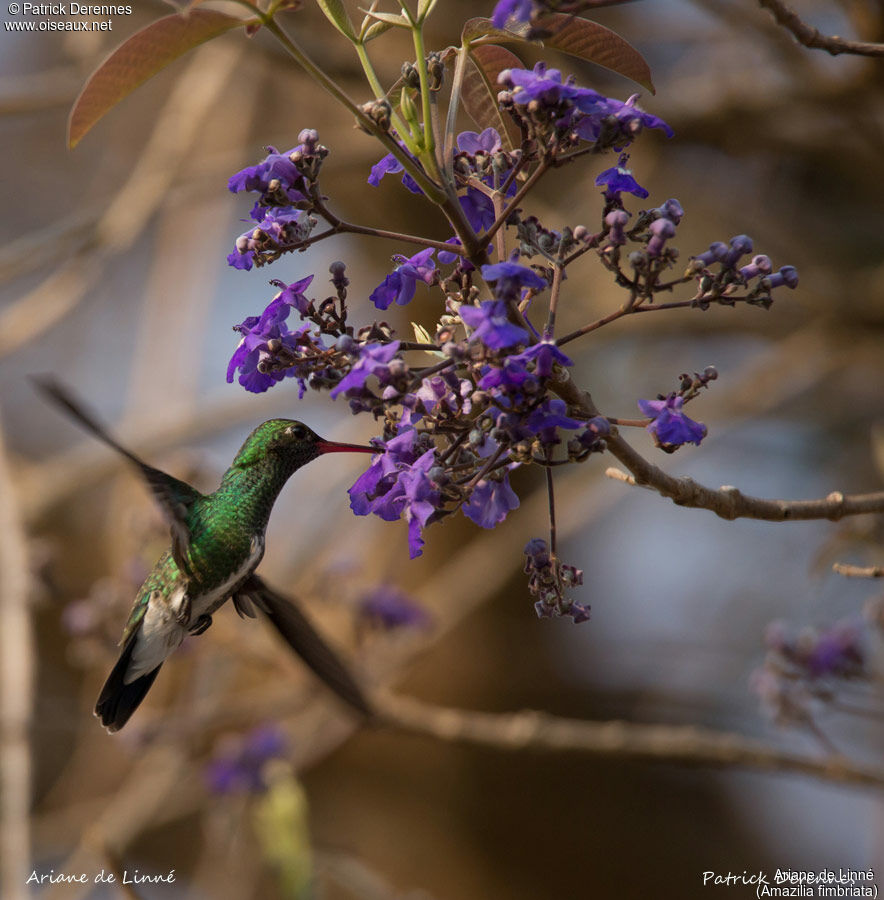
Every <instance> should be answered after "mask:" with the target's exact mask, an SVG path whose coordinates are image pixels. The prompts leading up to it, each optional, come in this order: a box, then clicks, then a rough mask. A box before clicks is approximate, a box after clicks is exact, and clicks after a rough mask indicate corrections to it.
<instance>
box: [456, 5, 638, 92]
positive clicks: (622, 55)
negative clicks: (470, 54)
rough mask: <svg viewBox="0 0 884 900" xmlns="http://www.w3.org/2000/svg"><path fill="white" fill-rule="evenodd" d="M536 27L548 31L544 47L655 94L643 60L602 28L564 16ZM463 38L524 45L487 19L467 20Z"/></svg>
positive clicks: (482, 42) (548, 20)
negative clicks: (588, 63) (560, 52)
mask: <svg viewBox="0 0 884 900" xmlns="http://www.w3.org/2000/svg"><path fill="white" fill-rule="evenodd" d="M540 24H541V25H542V26H543V28H544V29H545V30H546V31H549V32H552V33H551V34H550V36H549V37H547V38H545V39H544V41H543V42H542V43H543V45H544V46H545V47H552V48H553V49H555V50H561V51H562V52H563V53H568V54H569V55H571V56H576V57H579V58H580V59H585V60H588V61H589V62H592V63H595V64H596V65H599V66H604V68H606V69H610V70H611V71H612V72H617V74H618V75H623V76H625V77H626V78H629V79H630V80H631V81H634V82H635V83H636V84H640V85H641V86H642V87H645V88H647V89H648V90H649V91H650V92H651V93H652V94H653V93H656V92H655V90H654V83H653V82H652V81H651V69H650V67H649V66H648V64H647V62H645V58H644V57H643V56H642V55H641V53H639V52H638V50H636V49H635V47H633V46H632V44H630V43H629V42H628V41H625V40H624V39H623V38H622V37H620V35H619V34H616V33H615V32H613V31H611V30H610V29H609V28H605V27H604V25H599V24H598V23H597V22H590V21H588V20H587V19H580V18H577V17H576V16H569V15H566V14H564V13H557V14H555V15H550V16H547V17H545V18H544V19H543V22H542V23H540ZM463 37H464V40H468V41H469V42H470V43H471V44H472V45H473V46H476V45H477V44H478V45H482V44H490V43H494V44H501V43H510V44H513V43H525V38H523V37H521V36H520V35H518V34H514V33H513V32H511V31H502V30H501V29H499V28H495V27H494V26H493V25H492V24H491V20H490V19H470V21H469V22H467V23H466V25H464V30H463Z"/></svg>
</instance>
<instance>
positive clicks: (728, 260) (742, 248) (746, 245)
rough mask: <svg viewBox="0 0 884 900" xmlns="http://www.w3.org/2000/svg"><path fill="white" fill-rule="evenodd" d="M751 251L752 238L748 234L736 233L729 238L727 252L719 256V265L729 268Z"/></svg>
mask: <svg viewBox="0 0 884 900" xmlns="http://www.w3.org/2000/svg"><path fill="white" fill-rule="evenodd" d="M710 249H711V248H710ZM751 252H752V238H750V237H749V235H748V234H738V235H737V236H736V237H732V238H731V243H730V247H728V250H727V253H725V254H724V256H722V257H721V265H722V267H723V268H725V269H731V268H733V267H734V266H735V265H736V264H737V262H738V261H739V259H740V257H741V256H745V255H746V254H747V253H751Z"/></svg>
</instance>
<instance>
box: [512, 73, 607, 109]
mask: <svg viewBox="0 0 884 900" xmlns="http://www.w3.org/2000/svg"><path fill="white" fill-rule="evenodd" d="M497 80H498V81H499V82H500V83H501V84H503V85H505V86H507V87H510V88H511V89H512V99H513V102H514V103H517V104H519V105H525V104H528V103H531V102H532V101H537V103H538V104H540V105H541V106H542V107H547V108H553V107H557V106H559V104H560V103H562V102H567V103H570V104H572V105H573V106H574V107H575V108H576V109H578V110H580V111H581V112H584V113H598V112H600V111H602V110H604V111H608V109H609V103H610V101H609V100H608V98H607V97H604V96H603V95H602V94H600V93H598V91H593V90H591V89H589V88H579V87H577V86H576V85H575V84H574V79H573V78H568V79H567V80H566V81H564V82H563V81H562V73H561V72H560V71H559V70H558V69H547V68H546V65H545V64H544V63H542V62H539V63H537V64H536V65H535V66H534V68H533V69H532V70H530V71H529V70H528V69H504V70H503V71H502V72H501V73H500V74H499V75H498V76H497Z"/></svg>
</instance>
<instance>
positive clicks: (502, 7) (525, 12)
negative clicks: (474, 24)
mask: <svg viewBox="0 0 884 900" xmlns="http://www.w3.org/2000/svg"><path fill="white" fill-rule="evenodd" d="M533 11H534V2H533V0H498V2H497V6H495V7H494V12H493V13H492V14H491V23H492V24H493V25H494V27H495V28H505V27H506V23H507V22H508V21H509V20H510V19H513V20H514V21H516V22H530V21H531V14H532V13H533Z"/></svg>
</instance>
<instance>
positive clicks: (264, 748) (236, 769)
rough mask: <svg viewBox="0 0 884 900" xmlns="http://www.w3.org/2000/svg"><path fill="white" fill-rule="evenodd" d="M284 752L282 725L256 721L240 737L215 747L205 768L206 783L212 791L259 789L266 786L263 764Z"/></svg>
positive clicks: (239, 791)
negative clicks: (246, 732)
mask: <svg viewBox="0 0 884 900" xmlns="http://www.w3.org/2000/svg"><path fill="white" fill-rule="evenodd" d="M287 752H288V741H287V740H286V736H285V734H284V732H283V731H282V729H281V728H280V727H279V726H278V725H275V724H273V723H267V724H265V725H260V726H258V727H257V728H254V729H252V731H250V732H249V733H248V734H247V735H245V736H244V737H238V738H234V739H232V740H231V739H228V740H227V741H226V742H224V743H223V744H221V745H220V746H219V747H218V749H217V750H216V752H215V754H214V757H213V758H212V759H211V760H210V761H209V763H208V765H207V766H206V769H205V777H206V783H207V785H208V787H209V790H211V791H212V792H213V793H215V794H222V795H224V794H232V793H243V792H248V793H261V792H263V791H264V790H266V788H267V784H266V781H265V778H264V767H265V765H266V764H267V763H268V762H269V761H270V760H271V759H281V758H284V757H285V756H286V754H287Z"/></svg>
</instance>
